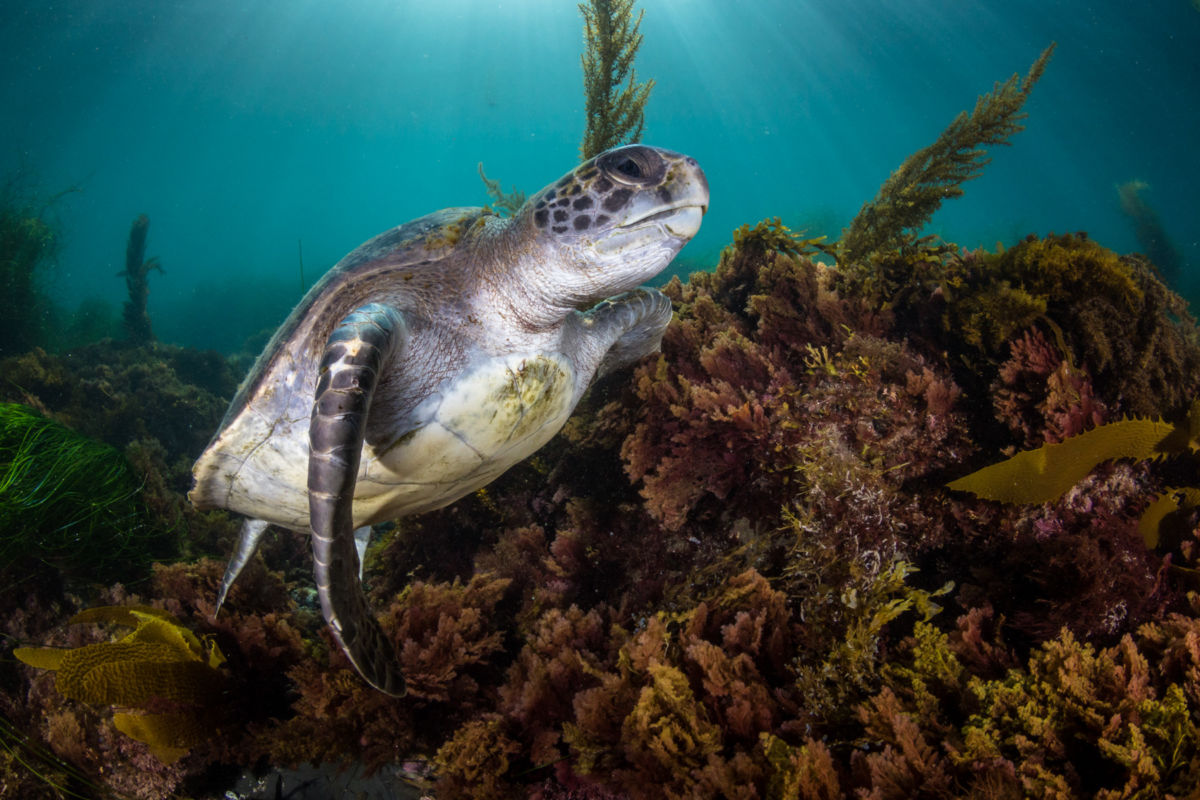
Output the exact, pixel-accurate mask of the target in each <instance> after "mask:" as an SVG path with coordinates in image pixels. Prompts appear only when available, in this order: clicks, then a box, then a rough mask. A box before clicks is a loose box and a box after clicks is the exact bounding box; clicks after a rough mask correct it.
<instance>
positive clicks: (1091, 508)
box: [0, 220, 1200, 800]
mask: <svg viewBox="0 0 1200 800" xmlns="http://www.w3.org/2000/svg"><path fill="white" fill-rule="evenodd" d="M822 248H823V245H822V243H819V242H815V241H811V240H805V239H803V238H801V237H799V236H797V235H795V234H793V233H792V232H791V231H789V230H788V229H787V228H786V227H784V226H783V225H782V224H780V223H779V222H778V221H777V220H768V221H764V222H763V223H760V224H758V225H756V226H745V227H743V228H742V229H740V230H738V231H737V232H735V234H734V237H733V242H732V243H731V244H730V245H729V246H728V247H727V248H726V250H725V251H724V252H723V253H722V255H721V257H720V261H719V263H718V264H717V265H715V268H714V269H713V270H712V271H711V272H700V273H696V274H694V275H692V276H691V277H690V278H689V279H688V280H687V281H680V280H679V279H674V280H672V282H671V283H670V284H668V286H667V287H666V288H665V291H666V292H667V293H668V294H669V295H670V296H671V298H672V300H673V302H674V304H675V309H676V316H675V319H674V321H673V322H672V324H671V326H670V327H669V329H668V331H667V333H666V336H665V337H664V340H663V345H662V352H661V353H660V354H658V355H656V356H652V357H649V358H647V359H645V360H644V361H643V362H641V363H640V364H638V365H636V366H634V367H633V368H631V369H629V370H625V371H623V372H622V373H618V374H615V375H612V376H609V377H607V378H605V379H604V380H603V381H601V382H600V383H599V384H598V385H597V386H596V387H594V389H593V391H592V392H591V393H590V394H589V395H588V396H587V398H585V400H584V403H583V404H582V405H581V407H580V409H579V410H578V411H577V413H576V415H575V416H574V417H573V418H572V420H571V421H570V422H569V423H568V425H567V427H566V429H565V430H564V432H563V435H561V436H559V437H556V438H555V439H554V440H553V441H552V442H551V443H550V444H549V445H547V446H546V447H545V448H544V449H543V450H542V451H540V452H539V453H538V454H536V455H535V456H534V457H533V458H531V459H529V460H528V461H527V462H525V463H523V464H520V465H518V466H517V467H515V468H514V469H512V470H511V471H510V472H509V473H507V474H506V475H504V476H503V477H502V478H500V479H499V480H497V481H496V482H495V483H493V484H492V485H490V486H489V487H487V488H486V489H484V490H481V491H480V492H477V493H476V494H474V495H472V496H470V497H468V498H464V499H463V500H462V501H460V502H458V503H456V504H454V505H452V506H450V507H448V508H446V509H443V510H440V511H437V512H433V513H429V514H426V515H423V516H420V517H417V518H413V519H406V520H403V521H401V522H399V523H398V524H396V525H393V526H381V529H380V530H378V531H377V534H379V535H378V539H379V541H378V542H377V543H376V544H375V545H374V546H373V547H372V548H371V550H370V551H369V552H368V557H367V561H366V582H367V585H368V588H369V590H370V593H371V599H372V603H373V605H374V606H375V608H376V609H377V610H379V612H380V622H381V624H382V626H383V628H384V630H385V631H386V633H387V634H388V635H389V636H391V637H392V638H393V640H394V642H395V644H396V650H397V652H398V653H399V657H400V659H401V662H402V669H403V671H404V674H405V677H406V679H407V681H408V684H409V687H410V688H409V693H408V695H407V696H406V697H403V698H394V697H389V696H387V695H384V694H382V693H380V692H378V691H375V690H373V689H372V688H371V687H369V686H368V685H367V684H365V683H364V682H362V681H361V680H360V679H359V678H358V677H357V675H356V673H355V672H354V670H353V668H352V667H351V666H350V664H349V663H348V662H347V661H346V659H345V658H344V656H343V655H342V654H341V652H340V649H339V648H338V647H336V646H335V645H334V644H333V643H332V641H331V640H330V638H329V634H328V633H327V632H326V630H325V626H324V625H323V624H321V615H320V609H319V607H318V606H317V604H316V602H315V596H314V595H315V593H314V591H313V587H312V585H311V579H310V577H309V560H310V556H309V555H308V553H307V543H306V542H304V541H303V540H302V538H301V537H296V536H293V535H290V534H281V535H278V536H274V537H268V538H269V539H270V541H269V542H267V543H266V546H265V547H264V550H263V552H262V553H261V554H260V555H259V556H257V557H255V558H254V559H253V560H252V561H251V562H250V564H249V565H248V567H247V569H246V572H245V574H244V576H243V578H242V580H241V581H239V583H238V584H236V585H235V586H234V587H233V589H232V591H231V592H230V595H229V598H228V601H227V603H226V606H225V607H224V608H223V609H222V612H221V614H220V616H218V617H215V618H214V617H213V612H214V601H215V597H216V592H217V587H218V585H219V582H220V578H221V575H222V571H223V563H224V559H225V558H226V557H227V556H228V553H229V552H230V550H231V549H232V543H233V541H234V540H235V538H236V529H237V521H236V520H235V519H233V518H231V517H229V516H228V515H227V514H225V513H223V512H208V513H205V514H199V513H197V512H195V511H193V510H191V509H190V507H188V506H187V504H186V501H185V500H184V498H183V495H184V492H186V490H187V488H188V486H187V475H186V469H187V466H188V465H189V464H190V460H191V458H193V457H194V455H195V454H196V453H198V452H199V451H200V450H201V449H202V448H203V446H204V444H205V440H206V438H207V435H209V433H210V432H211V431H212V430H214V429H215V428H216V426H217V425H218V424H219V421H220V416H221V414H222V413H223V409H224V402H225V399H226V398H228V397H229V396H231V394H232V393H233V391H234V389H235V387H236V382H237V377H238V376H237V375H236V374H235V372H234V370H233V369H232V368H231V367H230V366H229V365H228V364H227V363H226V362H225V360H224V359H222V358H221V357H219V356H216V355H215V354H204V353H197V352H195V351H188V350H183V349H177V348H170V347H168V346H164V345H155V346H151V347H141V348H137V347H132V346H130V345H129V344H127V343H126V344H120V343H113V342H111V341H110V342H106V343H101V344H97V345H92V346H89V347H87V348H83V349H81V350H79V351H74V352H73V355H72V357H71V358H63V357H59V356H52V355H48V354H46V353H44V352H41V351H37V350H33V351H30V352H28V353H25V354H23V355H20V356H16V357H13V358H10V359H9V360H7V361H5V362H3V363H2V364H0V369H3V370H4V374H5V376H6V377H9V376H12V379H11V382H8V384H7V385H6V387H5V388H4V395H3V399H5V400H7V401H10V402H11V403H12V404H13V405H11V406H8V407H6V408H11V409H12V412H11V413H13V414H20V415H26V416H29V417H32V418H34V419H39V420H45V419H47V418H49V419H53V420H56V421H57V423H61V424H62V425H65V426H69V427H70V428H72V429H74V433H72V434H71V435H72V436H76V437H80V438H82V437H87V441H89V442H94V443H104V444H100V445H98V446H101V447H108V448H109V451H111V453H113V454H115V455H116V456H120V455H121V454H122V453H124V458H125V459H126V461H127V463H128V464H129V465H130V467H129V468H130V469H132V470H134V471H135V473H136V474H138V475H140V476H142V479H141V481H140V494H139V495H137V496H138V497H140V498H141V500H140V501H139V502H140V505H141V509H139V513H141V514H143V515H144V516H143V518H144V520H145V521H144V523H143V524H144V525H146V526H148V527H149V528H150V529H153V530H162V529H169V530H171V531H174V532H175V536H174V538H172V539H170V540H169V541H171V542H173V546H174V549H173V550H172V551H171V552H169V553H168V554H166V555H162V554H159V555H156V556H154V557H153V558H152V559H150V560H153V561H154V562H156V563H154V565H153V567H152V568H150V569H147V570H146V571H145V574H144V575H141V576H135V577H134V578H133V580H131V581H128V580H127V581H126V582H124V583H120V584H116V583H112V581H111V579H109V578H107V577H105V576H101V575H91V576H88V575H81V574H78V570H76V571H75V573H74V574H71V575H67V574H60V573H58V572H52V573H47V574H44V575H42V576H41V577H40V578H39V579H38V580H37V581H25V582H20V583H16V584H12V583H9V584H8V585H6V586H4V587H0V590H2V592H3V595H2V596H3V599H4V602H5V603H6V607H7V608H10V609H13V611H12V612H11V613H9V614H8V615H7V616H6V618H5V620H4V632H5V638H4V648H5V652H4V658H3V660H2V661H0V721H2V722H3V729H2V730H0V733H3V736H4V741H5V742H6V748H5V750H4V754H2V755H0V787H2V788H3V792H4V793H6V796H7V795H10V794H11V796H21V797H67V796H79V795H82V796H86V797H91V796H99V797H104V796H108V797H137V798H168V797H219V796H221V794H222V792H223V791H224V789H223V787H225V786H227V785H229V782H230V780H231V778H230V776H231V775H232V774H235V773H236V771H237V770H239V769H243V768H249V767H254V766H257V767H258V768H261V769H267V768H269V767H271V766H283V765H300V764H304V763H310V762H311V763H317V764H328V765H361V766H364V767H366V768H367V769H369V770H379V769H384V768H387V769H388V770H389V771H391V772H394V773H397V774H400V775H404V776H406V780H407V781H410V782H411V783H412V784H413V785H415V786H419V787H420V791H422V792H425V793H426V794H429V795H431V796H434V797H447V798H449V797H468V798H512V797H531V798H544V799H546V800H553V799H554V798H661V797H672V798H710V797H731V798H772V799H774V798H836V797H844V796H858V797H867V798H908V797H918V796H920V797H947V798H949V797H964V796H970V797H979V798H1008V797H1026V796H1039V797H1040V796H1046V797H1108V798H1117V797H1162V798H1167V797H1186V796H1188V793H1189V792H1191V791H1193V790H1194V787H1195V786H1196V785H1197V784H1198V783H1200V677H1198V676H1200V649H1197V646H1196V642H1197V641H1200V582H1198V581H1197V579H1196V575H1197V574H1200V573H1197V572H1196V569H1197V567H1198V566H1200V564H1197V560H1198V559H1200V530H1198V528H1197V519H1196V513H1195V510H1194V506H1195V504H1194V503H1193V504H1192V505H1190V506H1189V505H1188V504H1186V503H1184V504H1182V505H1181V506H1180V507H1179V509H1178V510H1176V511H1175V512H1174V517H1173V518H1172V520H1171V525H1170V530H1171V535H1169V536H1167V535H1164V536H1162V537H1160V538H1158V539H1157V540H1154V541H1150V540H1147V539H1146V538H1145V537H1144V536H1143V534H1142V532H1141V531H1140V529H1139V523H1140V521H1141V519H1142V516H1143V514H1144V512H1145V511H1146V510H1147V508H1148V507H1150V506H1151V504H1152V503H1154V502H1155V500H1156V499H1157V498H1158V497H1159V496H1160V495H1162V494H1164V493H1165V492H1168V490H1170V489H1171V488H1173V487H1180V486H1183V487H1186V486H1194V485H1195V484H1196V483H1197V481H1196V478H1195V468H1196V462H1195V456H1194V447H1195V444H1196V442H1195V436H1196V432H1195V430H1194V427H1195V426H1194V425H1192V424H1191V423H1190V422H1189V420H1190V419H1192V417H1190V416H1189V409H1190V408H1191V405H1192V402H1193V401H1194V400H1195V399H1196V398H1197V392H1198V390H1200V336H1198V332H1197V328H1196V326H1195V324H1194V322H1193V320H1192V319H1191V317H1190V316H1189V314H1188V312H1187V309H1186V307H1185V305H1184V304H1183V302H1182V301H1181V300H1180V299H1179V298H1178V297H1177V296H1176V295H1174V294H1173V293H1172V292H1171V291H1170V290H1169V289H1168V288H1167V287H1166V286H1165V285H1164V284H1163V283H1162V281H1161V279H1160V278H1159V277H1158V275H1157V274H1156V272H1155V270H1154V268H1153V267H1152V266H1151V265H1150V263H1149V262H1148V261H1146V260H1145V259H1144V258H1142V257H1138V256H1119V255H1117V254H1115V253H1113V252H1111V251H1109V250H1107V249H1105V248H1104V247H1102V246H1101V245H1099V244H1097V243H1096V242H1093V241H1092V240H1091V239H1089V238H1087V237H1086V236H1083V235H1081V234H1071V235H1047V236H1043V237H1030V238H1029V239H1027V240H1025V241H1023V242H1021V243H1019V244H1017V245H1016V246H1014V247H1011V248H1008V249H1006V250H1003V251H1001V252H984V251H966V250H963V249H961V248H957V247H954V246H952V245H949V244H946V243H939V242H933V241H931V240H913V241H911V242H909V243H907V244H905V245H903V246H901V247H899V248H896V249H894V250H891V251H889V252H880V253H875V254H873V255H872V256H871V260H872V265H873V266H872V268H873V269H876V270H878V271H879V274H880V275H881V276H884V277H886V285H888V286H889V287H890V292H889V296H888V297H887V298H882V297H880V295H879V294H878V288H879V287H880V286H881V285H884V284H883V283H880V282H872V283H866V282H861V281H847V280H845V279H844V274H843V273H842V272H841V265H840V264H838V265H832V264H828V263H823V259H825V257H824V255H823V254H822V252H821V251H822ZM826 249H827V248H826ZM101 385H102V386H103V391H102V392H101V393H100V396H102V397H103V398H104V399H103V401H100V402H97V401H96V400H95V399H94V398H95V397H96V396H97V391H96V390H97V388H98V387H100V386H101ZM18 387H19V388H18ZM89 398H93V399H89ZM17 404H19V405H17ZM131 407H134V408H141V409H142V411H141V413H140V414H136V415H135V414H134V413H133V412H132V411H130V408H131ZM28 409H36V411H37V413H36V414H35V413H34V412H33V411H31V410H28ZM1125 420H1128V421H1129V424H1131V425H1132V426H1133V427H1125V428H1123V427H1121V423H1122V421H1125ZM1138 420H1142V421H1143V422H1136V421H1138ZM57 423H56V424H57ZM1103 430H1109V431H1117V432H1120V431H1126V430H1136V431H1137V434H1136V435H1137V436H1142V437H1143V438H1144V437H1145V436H1156V435H1158V434H1156V433H1155V432H1156V431H1158V432H1167V431H1169V432H1171V435H1173V436H1175V437H1176V438H1179V437H1182V439H1180V440H1179V441H1175V440H1171V442H1170V443H1169V446H1167V445H1162V446H1160V445H1159V444H1152V445H1146V446H1147V447H1151V450H1150V451H1147V450H1145V448H1143V450H1141V451H1136V452H1135V451H1133V450H1127V451H1121V450H1119V449H1118V451H1116V454H1117V455H1118V456H1120V457H1118V458H1116V459H1115V460H1114V459H1111V458H1110V459H1108V460H1105V461H1102V462H1101V463H1099V464H1098V465H1097V464H1095V463H1086V464H1084V463H1082V462H1081V459H1082V458H1083V457H1082V456H1078V457H1076V456H1072V455H1070V454H1071V452H1073V451H1072V450H1070V449H1068V450H1067V451H1062V452H1066V453H1067V456H1065V457H1063V456H1059V457H1056V458H1057V459H1058V460H1052V461H1051V462H1050V463H1051V464H1052V465H1054V464H1062V465H1063V466H1062V469H1063V470H1065V471H1067V472H1068V474H1070V475H1071V477H1072V480H1071V481H1070V485H1069V488H1068V489H1067V490H1066V491H1065V492H1064V493H1062V494H1061V495H1059V496H1057V497H1055V499H1052V500H1049V501H1045V502H1029V503H1026V502H1021V498H1009V500H1010V501H1009V502H1001V501H997V500H988V499H981V498H980V497H976V496H975V495H974V494H972V493H970V492H966V491H956V490H954V489H950V488H948V487H947V484H948V483H950V482H952V481H956V480H958V479H962V478H964V476H967V475H969V474H971V473H974V472H977V471H979V470H980V469H981V468H984V467H987V466H989V465H992V464H996V463H997V462H1002V461H1004V460H1005V459H1006V458H1008V457H1010V456H1012V455H1014V454H1015V453H1017V452H1019V451H1031V450H1033V451H1036V449H1037V448H1039V447H1043V446H1045V445H1054V444H1057V443H1060V442H1070V441H1071V440H1072V437H1077V436H1078V435H1079V434H1081V433H1085V432H1089V431H1090V432H1093V433H1092V434H1088V435H1093V436H1094V435H1096V433H1095V432H1097V431H1103ZM68 433H70V432H68ZM1101 435H1103V434H1101ZM1153 448H1158V449H1153ZM1085 449H1086V448H1085ZM1090 449H1091V450H1095V448H1090ZM109 451H106V452H109ZM1101 451H1102V452H1104V453H1107V454H1108V455H1112V454H1113V451H1110V450H1103V448H1101ZM1147 452H1149V455H1148V456H1147ZM1064 458H1065V460H1063V459H1064ZM1081 475H1082V478H1081V477H1080V476H1081ZM1148 545H1149V546H1148ZM38 546H39V545H38V544H37V543H36V542H33V543H30V544H27V545H24V547H26V548H27V549H30V548H35V547H38ZM55 578H57V580H55ZM114 606H116V607H122V608H125V609H127V610H126V611H120V610H119V609H112V608H109V607H114ZM97 607H102V608H101V609H100V610H93V611H88V610H87V609H95V608H97ZM106 609H107V610H106ZM80 612H83V616H81V617H75V619H74V620H73V621H72V620H71V618H72V617H74V616H75V615H77V614H79V613H80ZM131 629H132V630H131ZM16 648H23V649H20V650H18V651H17V655H16V656H14V655H12V651H13V650H14V649H16ZM42 648H58V649H57V650H55V651H53V653H52V654H50V655H47V651H46V650H44V649H42ZM218 656H219V657H218ZM76 665H82V666H76ZM72 670H73V671H72ZM81 670H82V672H81ZM64 671H66V672H67V674H66V677H64ZM92 672H95V673H96V675H98V676H99V675H104V676H106V677H105V680H106V681H109V682H110V683H106V684H104V685H105V686H110V687H111V688H109V689H106V690H105V691H104V692H96V691H93V690H89V691H90V692H91V693H88V692H85V691H84V690H83V689H82V688H81V686H82V685H83V680H84V678H83V677H80V676H81V675H90V674H91V673H92ZM148 674H153V675H155V676H157V677H156V678H155V679H154V680H155V681H157V683H154V684H153V685H155V686H158V687H159V688H160V689H161V691H160V692H159V693H158V694H157V695H155V696H153V697H145V696H143V695H141V694H131V693H130V690H131V686H130V681H133V683H138V681H139V680H140V679H138V680H135V679H133V678H130V677H129V676H138V675H148ZM88 680H90V681H92V682H93V683H92V685H94V684H95V682H96V681H99V680H100V678H99V677H94V678H88ZM197 726H202V727H203V730H204V731H206V734H207V735H205V736H196V735H195V734H194V731H195V730H196V729H197Z"/></svg>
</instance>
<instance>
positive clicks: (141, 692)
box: [54, 642, 224, 707]
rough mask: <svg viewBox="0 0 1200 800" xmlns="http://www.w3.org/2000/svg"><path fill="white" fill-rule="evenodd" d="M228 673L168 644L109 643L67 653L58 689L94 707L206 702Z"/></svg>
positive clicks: (217, 691)
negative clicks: (154, 701) (164, 702)
mask: <svg viewBox="0 0 1200 800" xmlns="http://www.w3.org/2000/svg"><path fill="white" fill-rule="evenodd" d="M223 685H224V676H222V675H221V673H220V672H218V671H217V670H214V669H213V668H212V667H210V666H208V664H205V663H203V662H201V661H199V660H196V659H195V658H193V657H192V656H191V654H190V653H188V654H186V655H185V654H184V653H182V652H181V651H180V650H178V649H177V648H174V647H171V646H170V645H164V644H147V643H136V642H133V643H130V642H105V643H102V644H90V645H86V646H84V647H79V648H76V649H74V650H71V651H70V652H68V653H67V654H66V655H65V656H64V657H63V660H62V664H61V665H60V666H59V669H58V676H57V677H56V678H55V681H54V687H55V688H56V689H58V691H59V693H60V694H62V695H64V696H65V697H70V698H72V699H74V700H81V701H83V702H85V703H92V704H95V705H118V706H133V707H137V706H143V705H145V704H146V703H148V702H150V701H151V700H154V699H162V700H169V701H171V702H175V703H187V704H198V705H202V704H204V703H207V702H209V701H211V700H214V699H215V698H216V697H217V696H218V695H219V694H220V692H221V689H222V687H223Z"/></svg>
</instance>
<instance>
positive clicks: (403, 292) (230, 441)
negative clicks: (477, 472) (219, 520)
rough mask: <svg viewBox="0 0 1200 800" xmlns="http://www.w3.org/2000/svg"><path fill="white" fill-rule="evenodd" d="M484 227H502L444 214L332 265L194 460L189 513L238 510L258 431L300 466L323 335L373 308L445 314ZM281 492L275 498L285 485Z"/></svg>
mask: <svg viewBox="0 0 1200 800" xmlns="http://www.w3.org/2000/svg"><path fill="white" fill-rule="evenodd" d="M489 221H490V222H492V223H493V224H494V223H499V222H501V220H499V218H497V217H495V216H494V215H493V214H491V213H489V212H487V211H485V210H484V209H482V208H449V209H443V210H441V211H437V212H434V213H432V214H429V215H427V216H424V217H420V218H418V219H415V220H412V221H411V222H407V223H405V224H403V225H400V226H398V227H396V228H393V229H392V230H389V231H386V232H384V233H382V234H380V235H378V236H376V237H374V238H373V239H370V240H369V241H367V242H365V243H364V244H362V245H360V246H359V247H358V248H356V249H355V250H353V251H352V252H351V253H349V254H348V255H347V256H346V257H345V258H343V259H342V260H341V261H339V262H338V263H337V264H336V265H335V266H334V267H333V268H332V269H330V270H329V272H327V273H326V274H325V275H324V276H323V277H322V278H321V280H320V281H318V282H317V283H316V284H315V285H314V286H313V287H312V288H311V289H310V290H309V291H308V292H307V293H306V294H305V295H304V298H303V299H302V300H301V301H300V303H299V304H298V305H297V306H296V308H295V309H293V310H292V312H291V314H289V315H288V318H287V320H286V321H285V322H284V323H283V325H281V326H280V328H279V329H278V330H277V331H276V333H275V335H274V336H272V337H271V340H270V342H269V343H268V344H267V346H266V348H265V349H264V350H263V352H262V354H261V355H260V356H259V357H258V360H257V361H256V362H255V364H254V367H253V368H252V369H251V371H250V373H249V374H248V375H247V376H246V378H245V380H244V381H242V384H241V386H240V387H239V388H238V391H237V394H236V395H235V396H234V399H233V402H232V403H231V404H230V407H229V410H228V411H227V412H226V414H225V418H224V419H223V420H222V422H221V426H220V428H219V429H218V431H217V433H216V435H215V436H214V437H213V439H212V441H211V442H209V445H208V447H207V448H206V449H205V451H204V453H202V454H201V456H200V458H199V459H198V460H197V461H196V464H195V466H194V467H193V470H192V472H193V475H194V477H195V485H194V487H193V489H192V491H191V492H190V493H189V498H190V499H191V501H192V502H193V503H194V504H195V505H196V507H197V508H201V509H204V508H230V509H233V510H241V509H239V504H238V503H237V502H236V499H234V498H232V497H231V496H230V493H231V491H232V489H233V483H234V478H235V475H236V473H237V470H238V469H239V468H240V466H241V464H242V463H243V462H244V461H245V460H246V458H247V454H248V452H249V451H250V450H252V449H253V448H255V447H257V446H258V445H259V444H260V443H261V442H262V441H263V439H264V438H265V434H264V430H265V431H268V432H270V435H271V438H272V439H273V440H281V441H288V442H290V445H288V446H289V447H290V448H291V449H292V450H294V451H295V452H294V453H290V454H289V457H291V458H294V459H296V460H297V463H298V464H303V463H304V462H305V461H306V460H307V446H308V439H307V426H308V419H309V416H310V414H311V412H312V399H313V392H314V390H315V387H316V379H317V374H316V373H317V368H318V361H319V359H320V355H321V352H322V351H323V349H324V347H325V343H326V340H327V339H328V337H329V335H330V333H331V332H332V331H333V330H334V328H335V327H336V326H337V325H338V323H339V322H340V321H341V320H342V319H343V318H344V317H345V316H346V315H347V314H348V313H349V312H350V311H352V310H353V309H355V308H358V307H360V306H362V305H364V304H366V303H370V302H382V303H387V304H390V305H392V306H394V307H395V308H397V309H399V310H400V311H402V312H405V313H406V314H409V315H411V316H413V317H414V318H422V317H428V316H429V315H430V314H432V313H434V311H435V309H436V310H438V312H439V313H446V310H447V308H452V307H453V305H454V302H455V301H454V298H453V297H450V296H448V294H453V293H452V292H450V291H449V290H448V286H449V285H450V281H448V280H447V278H448V276H449V275H451V274H453V273H455V272H456V270H455V269H453V268H448V266H447V262H449V261H453V260H454V257H455V255H456V254H457V253H458V252H460V250H461V246H460V243H461V241H462V237H463V235H464V234H465V233H466V232H468V231H469V230H471V229H472V228H473V227H474V226H479V225H485V224H488V222H489ZM281 389H282V390H283V391H281ZM289 428H291V429H292V430H291V431H290V433H289V431H288V429H289ZM284 482H286V481H284ZM280 490H281V495H282V494H283V490H284V487H283V486H282V485H281V486H280ZM243 513H245V512H244V511H243Z"/></svg>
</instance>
